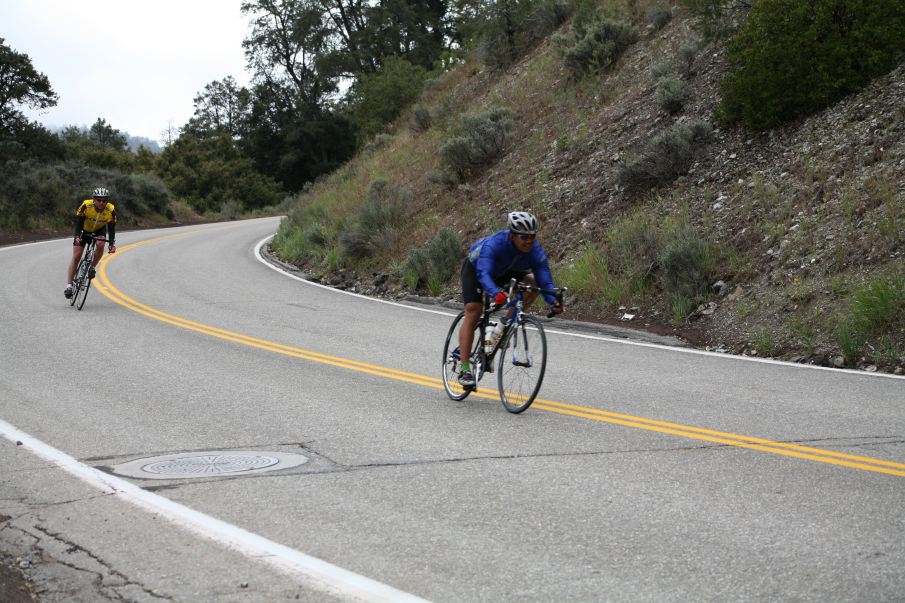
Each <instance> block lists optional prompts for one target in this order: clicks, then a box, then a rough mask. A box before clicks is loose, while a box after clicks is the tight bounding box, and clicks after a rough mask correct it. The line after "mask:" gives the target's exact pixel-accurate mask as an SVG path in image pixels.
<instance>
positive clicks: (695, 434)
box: [97, 231, 905, 476]
mask: <svg viewBox="0 0 905 603" xmlns="http://www.w3.org/2000/svg"><path fill="white" fill-rule="evenodd" d="M198 232H199V231H191V232H188V233H181V234H177V235H168V236H164V237H157V238H154V239H148V240H146V241H142V242H141V243H135V244H132V245H127V246H125V247H123V248H121V249H120V250H119V254H122V253H125V252H128V251H130V250H132V249H135V248H137V247H141V246H143V245H147V244H149V243H155V242H158V241H162V240H165V239H171V238H175V237H182V236H188V235H191V234H197V233H198ZM119 254H117V255H119ZM113 257H117V256H109V255H107V256H104V258H103V260H102V261H101V263H100V265H99V266H98V271H97V276H98V281H99V283H100V287H98V289H99V290H100V291H101V293H103V294H104V295H105V296H107V297H108V298H110V299H111V300H113V301H114V302H116V303H117V304H120V305H121V306H124V307H126V308H128V309H130V310H132V311H134V312H138V313H139V314H143V315H144V316H147V317H149V318H153V319H155V320H159V321H161V322H165V323H167V324H171V325H173V326H177V327H181V328H183V329H189V330H191V331H196V332H198V333H203V334H205V335H209V336H211V337H216V338H218V339H224V340H226V341H231V342H234V343H238V344H242V345H247V346H251V347H255V348H258V349H261V350H267V351H269V352H274V353H276V354H283V355H285V356H291V357H293V358H301V359H303V360H309V361H311V362H318V363H320V364H327V365H330V366H335V367H339V368H344V369H348V370H353V371H358V372H361V373H367V374H369V375H375V376H378V377H385V378H387V379H395V380H397V381H404V382H406V383H414V384H416V385H423V386H426V387H431V388H434V389H443V382H442V380H441V379H439V378H437V377H429V376H427V375H421V374H418V373H410V372H407V371H400V370H396V369H391V368H388V367H384V366H379V365H376V364H368V363H366V362H359V361H357V360H350V359H348V358H342V357H339V356H330V355H327V354H321V353H319V352H313V351H311V350H305V349H302V348H297V347H293V346H288V345H283V344H279V343H274V342H272V341H267V340H265V339H258V338H256V337H249V336H248V335H242V334H241V333H234V332H232V331H227V330H224V329H219V328H216V327H212V326H210V325H205V324H202V323H198V322H194V321H191V320H188V319H185V318H182V317H180V316H175V315H173V314H168V313H166V312H162V311H160V310H157V309H156V308H152V307H151V306H148V305H145V304H143V303H141V302H138V301H136V300H135V299H133V298H131V297H129V296H128V295H126V294H125V293H123V292H122V291H120V290H119V289H117V288H116V286H114V285H113V283H111V282H110V279H109V278H108V277H107V271H106V268H107V264H108V263H109V262H110V261H111V259H112V258H113ZM472 396H476V397H479V398H485V399H488V400H497V399H498V396H497V395H496V393H494V394H492V395H491V394H487V393H484V392H474V393H473V394H472ZM532 408H534V409H538V410H545V411H548V412H553V413H557V414H561V415H569V416H572V417H578V418H582V419H588V420H592V421H599V422H603V423H612V424H614V425H622V426H625V427H633V428H636V429H644V430H647V431H655V432H659V433H665V434H669V435H674V436H680V437H684V438H690V439H693V440H700V441H705V442H714V443H716V444H722V445H726V446H735V447H738V448H748V449H751V450H759V451H761V452H769V453H771V454H779V455H782V456H788V457H794V458H799V459H805V460H809V461H816V462H820V463H829V464H831V465H839V466H842V467H848V468H850V469H859V470H862V471H872V472H875V473H885V474H889V475H899V476H905V463H897V462H894V461H885V460H881V459H875V458H871V457H866V456H858V455H854V454H845V453H842V452H835V451H832V450H823V449H820V448H812V447H809V446H801V445H798V444H789V443H785V442H776V441H773V440H765V439H763V438H756V437H751V436H745V435H738V434H734V433H728V432H723V431H715V430H712V429H703V428H700V427H693V426H690V425H682V424H679V423H669V422H666V421H658V420H655V419H646V418H644V417H636V416H632V415H625V414H620V413H615V412H610V411H606V410H600V409H596V408H590V407H586V406H576V405H574V404H566V403H563V402H555V401H553V400H545V399H542V398H538V399H536V400H535V402H534V405H533V406H532Z"/></svg>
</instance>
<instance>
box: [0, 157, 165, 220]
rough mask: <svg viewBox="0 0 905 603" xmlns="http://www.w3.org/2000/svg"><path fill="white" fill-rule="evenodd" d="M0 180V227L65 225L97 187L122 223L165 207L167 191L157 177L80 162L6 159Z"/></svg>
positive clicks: (1, 166) (2, 165)
mask: <svg viewBox="0 0 905 603" xmlns="http://www.w3.org/2000/svg"><path fill="white" fill-rule="evenodd" d="M0 181H2V182H3V183H4V185H3V186H2V187H0V216H4V217H3V218H2V224H0V226H3V227H4V228H8V229H11V230H16V229H29V228H47V227H52V228H61V227H63V228H65V227H67V226H69V225H70V224H71V223H72V217H73V216H74V215H75V210H76V208H77V207H78V205H79V203H81V202H82V201H83V200H84V199H87V198H89V197H90V196H91V191H92V190H93V189H94V188H95V187H98V186H103V187H106V188H108V189H110V192H111V195H112V201H113V203H114V204H115V205H116V209H117V214H118V218H119V221H120V223H121V224H126V225H130V224H137V223H138V222H139V221H140V219H141V218H143V217H145V216H147V215H149V214H161V215H167V214H168V212H169V203H170V197H169V192H168V190H167V188H166V186H165V185H164V184H163V182H161V181H160V179H159V178H157V177H155V176H150V175H145V174H127V173H123V172H120V171H118V170H107V169H102V168H98V167H94V166H89V165H86V164H84V163H81V162H75V161H70V162H65V163H61V162H58V163H38V162H34V161H27V162H17V161H7V162H4V163H2V164H0ZM23 207H27V208H28V211H27V212H23V211H22V208H23Z"/></svg>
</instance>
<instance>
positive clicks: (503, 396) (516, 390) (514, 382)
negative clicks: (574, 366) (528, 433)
mask: <svg viewBox="0 0 905 603" xmlns="http://www.w3.org/2000/svg"><path fill="white" fill-rule="evenodd" d="M498 353H499V354H500V364H499V367H498V369H497V387H498V388H499V390H500V400H501V401H502V402H503V406H504V407H505V408H506V410H508V411H509V412H511V413H516V414H517V413H520V412H523V411H524V410H526V409H527V408H528V407H529V406H531V403H532V402H534V398H535V397H536V396H537V392H538V391H540V386H541V383H542V382H543V380H544V370H545V369H546V368H547V337H546V335H544V327H543V325H541V323H540V321H539V320H537V319H536V318H534V317H533V316H522V322H521V324H519V325H517V326H516V327H515V328H513V329H511V330H510V331H509V332H508V333H507V334H506V339H505V340H504V341H503V344H502V345H501V346H500V349H499V352H498Z"/></svg>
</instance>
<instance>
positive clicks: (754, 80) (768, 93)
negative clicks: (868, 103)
mask: <svg viewBox="0 0 905 603" xmlns="http://www.w3.org/2000/svg"><path fill="white" fill-rule="evenodd" d="M903 51H905V0H883V1H876V0H811V1H809V2H788V1H786V0H759V1H758V2H757V3H755V4H754V8H753V9H752V10H751V14H750V15H749V17H748V20H747V21H746V22H745V23H744V24H743V26H742V27H741V29H740V30H739V31H738V33H737V34H736V35H735V37H734V38H733V39H732V40H731V41H730V43H729V46H728V49H727V55H726V56H727V59H728V61H729V64H730V65H731V67H732V71H731V72H730V74H729V75H728V76H727V77H726V78H725V79H724V81H723V82H722V92H723V100H722V106H721V115H722V117H723V118H724V119H725V120H727V121H728V122H737V121H740V122H741V123H743V124H744V125H745V126H747V127H749V128H752V129H755V130H763V129H767V128H771V127H774V126H777V125H780V124H783V123H786V122H789V121H791V120H794V119H796V118H798V117H801V116H804V115H809V114H811V113H814V112H815V111H819V110H820V109H823V108H825V107H827V106H829V105H830V104H832V103H833V102H835V101H837V100H839V99H840V98H842V97H843V96H845V95H847V94H850V93H852V92H855V91H857V90H860V89H861V88H862V87H864V86H865V85H866V84H867V83H868V82H869V81H870V80H871V79H872V78H874V77H876V76H878V75H881V74H883V73H886V72H887V71H889V70H890V69H891V68H892V67H894V66H895V65H896V64H897V63H898V61H899V60H901V57H902V52H903Z"/></svg>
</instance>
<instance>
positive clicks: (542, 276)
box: [531, 245, 557, 306]
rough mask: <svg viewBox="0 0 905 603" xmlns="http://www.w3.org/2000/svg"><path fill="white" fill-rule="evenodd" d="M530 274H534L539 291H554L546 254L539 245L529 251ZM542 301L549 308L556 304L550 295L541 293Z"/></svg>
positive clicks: (555, 300)
mask: <svg viewBox="0 0 905 603" xmlns="http://www.w3.org/2000/svg"><path fill="white" fill-rule="evenodd" d="M531 256H532V257H531V260H532V262H531V272H533V273H534V280H535V281H537V285H538V286H539V287H540V288H541V289H555V288H556V287H555V285H554V284H553V275H552V274H550V263H549V262H548V261H547V254H546V253H544V250H543V248H542V247H541V246H540V245H536V246H535V247H534V248H533V249H532V250H531ZM541 295H543V296H544V299H545V300H546V301H547V303H548V304H550V305H551V306H552V305H554V304H556V302H557V299H556V298H555V297H554V296H553V295H551V294H550V293H542V294H541Z"/></svg>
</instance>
